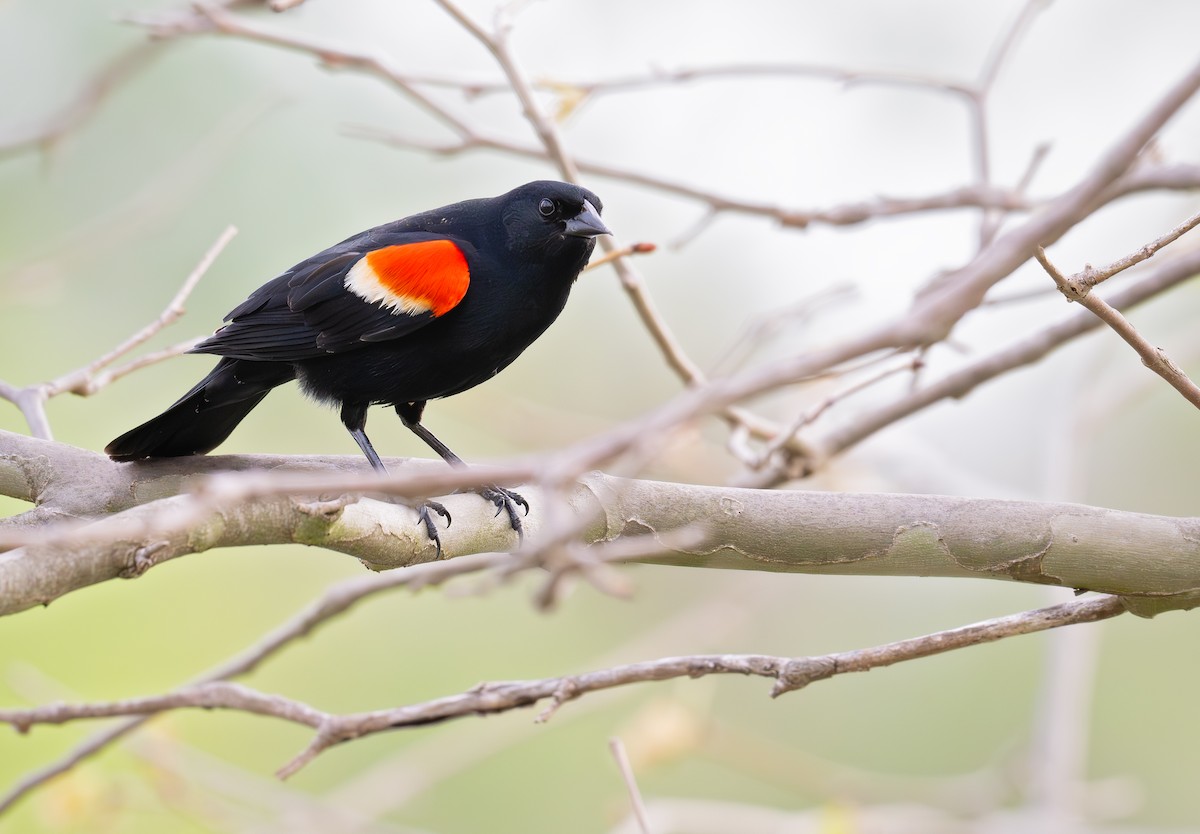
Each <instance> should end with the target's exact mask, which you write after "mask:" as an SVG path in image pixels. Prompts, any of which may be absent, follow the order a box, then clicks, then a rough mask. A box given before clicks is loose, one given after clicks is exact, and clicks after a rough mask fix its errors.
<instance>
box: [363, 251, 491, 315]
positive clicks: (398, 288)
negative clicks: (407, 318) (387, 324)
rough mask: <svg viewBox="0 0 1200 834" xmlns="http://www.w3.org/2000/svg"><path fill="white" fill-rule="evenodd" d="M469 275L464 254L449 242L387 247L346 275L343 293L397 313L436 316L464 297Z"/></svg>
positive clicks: (366, 257)
mask: <svg viewBox="0 0 1200 834" xmlns="http://www.w3.org/2000/svg"><path fill="white" fill-rule="evenodd" d="M470 283H471V273H470V270H469V269H468V268H467V259H466V256H465V255H463V253H462V250H461V249H459V248H458V246H456V245H455V244H454V242H453V241H449V240H426V241H421V242H419V243H403V244H399V245H397V246H385V247H383V248H382V249H376V250H375V251H373V252H368V253H367V254H366V255H364V256H363V257H362V258H360V259H359V260H358V262H357V263H355V264H354V266H352V267H351V268H350V270H349V271H348V272H347V273H346V280H345V284H346V289H348V290H350V291H351V292H353V293H354V294H355V295H357V296H359V297H360V298H362V299H364V300H366V301H379V302H382V303H383V305H384V306H386V307H391V308H392V309H394V310H395V311H396V312H402V313H408V314H410V315H416V314H420V313H426V312H432V313H433V314H434V315H435V316H440V315H443V314H445V313H448V312H449V311H450V310H453V309H454V307H455V306H456V305H457V304H458V302H460V301H462V299H463V296H464V295H466V294H467V287H468V286H469V285H470Z"/></svg>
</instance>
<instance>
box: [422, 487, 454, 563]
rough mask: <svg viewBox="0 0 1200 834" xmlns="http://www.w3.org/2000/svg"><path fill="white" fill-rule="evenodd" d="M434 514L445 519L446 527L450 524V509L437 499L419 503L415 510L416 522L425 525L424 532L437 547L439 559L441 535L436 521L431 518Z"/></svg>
mask: <svg viewBox="0 0 1200 834" xmlns="http://www.w3.org/2000/svg"><path fill="white" fill-rule="evenodd" d="M434 514H437V515H440V516H441V517H442V518H444V519H446V527H449V526H450V511H449V510H447V509H446V507H445V506H444V505H442V504H439V503H438V502H437V501H426V502H425V503H423V504H422V505H421V507H420V509H418V510H417V523H418V524H424V525H425V533H426V535H428V536H429V540H430V541H432V542H433V544H434V547H436V548H437V557H438V558H439V559H440V558H442V537H441V534H440V533H438V528H437V523H436V522H434V520H433V516H434Z"/></svg>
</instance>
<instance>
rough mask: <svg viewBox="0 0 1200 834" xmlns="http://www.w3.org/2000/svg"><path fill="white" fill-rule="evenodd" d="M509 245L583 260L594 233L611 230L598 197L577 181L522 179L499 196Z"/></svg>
mask: <svg viewBox="0 0 1200 834" xmlns="http://www.w3.org/2000/svg"><path fill="white" fill-rule="evenodd" d="M499 199H500V200H501V201H502V203H503V205H504V208H503V217H504V227H505V231H506V232H507V234H508V239H509V245H510V246H512V247H513V248H515V249H521V250H523V251H525V252H527V253H529V254H534V253H535V252H540V253H541V254H542V255H543V258H539V259H551V258H558V257H564V256H565V257H571V258H581V259H582V260H581V263H580V265H581V266H582V263H583V262H586V260H587V258H588V257H589V256H590V255H591V253H592V249H593V247H595V245H596V240H595V238H596V236H597V235H608V234H612V232H610V231H609V230H608V227H607V226H605V225H604V221H603V220H601V219H600V212H601V211H603V209H604V204H603V203H601V202H600V198H599V197H597V196H596V195H595V194H593V193H592V192H591V191H588V190H587V189H586V188H580V187H579V186H578V185H572V184H570V183H566V182H554V181H551V180H539V181H537V182H531V183H526V184H525V185H522V186H520V187H519V188H514V189H513V190H512V191H510V192H508V193H507V194H505V195H503V196H502V197H500V198H499Z"/></svg>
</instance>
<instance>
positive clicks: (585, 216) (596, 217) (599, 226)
mask: <svg viewBox="0 0 1200 834" xmlns="http://www.w3.org/2000/svg"><path fill="white" fill-rule="evenodd" d="M563 234H567V235H570V236H571V237H595V236H596V235H611V234H612V232H610V231H609V230H608V226H605V225H604V221H603V220H601V219H600V212H598V211H596V207H595V206H593V205H592V204H591V202H590V201H588V200H584V201H583V211H581V212H579V214H577V215H575V216H574V217H572V218H571V219H570V220H568V221H567V227H566V228H565V229H563Z"/></svg>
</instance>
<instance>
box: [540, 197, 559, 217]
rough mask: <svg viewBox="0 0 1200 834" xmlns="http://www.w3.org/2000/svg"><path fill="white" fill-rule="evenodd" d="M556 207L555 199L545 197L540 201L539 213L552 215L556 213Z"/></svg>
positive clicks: (544, 215) (546, 215)
mask: <svg viewBox="0 0 1200 834" xmlns="http://www.w3.org/2000/svg"><path fill="white" fill-rule="evenodd" d="M555 208H556V206H555V205H554V201H553V200H551V199H550V198H549V197H545V198H543V200H542V201H541V202H540V203H538V214H540V215H541V216H542V217H550V216H552V215H553V214H554V209H555Z"/></svg>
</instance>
